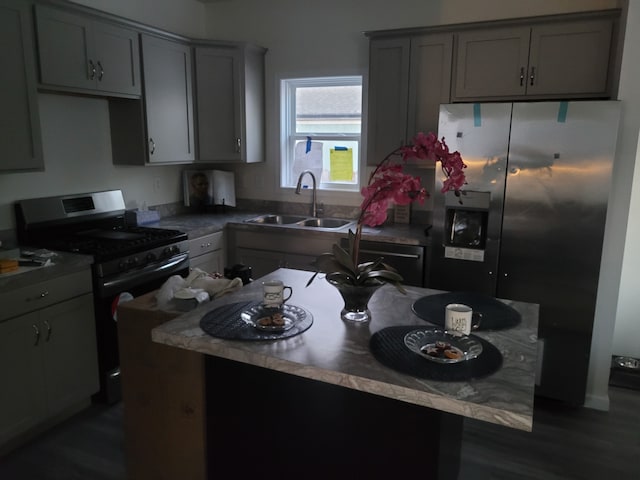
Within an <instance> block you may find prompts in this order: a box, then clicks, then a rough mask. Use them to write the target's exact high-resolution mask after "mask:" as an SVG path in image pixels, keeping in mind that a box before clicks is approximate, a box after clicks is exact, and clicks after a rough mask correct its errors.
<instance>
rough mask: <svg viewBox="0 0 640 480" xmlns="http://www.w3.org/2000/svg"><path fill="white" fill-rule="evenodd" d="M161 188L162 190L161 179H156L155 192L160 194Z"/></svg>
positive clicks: (154, 183)
mask: <svg viewBox="0 0 640 480" xmlns="http://www.w3.org/2000/svg"><path fill="white" fill-rule="evenodd" d="M160 188H162V184H161V182H160V177H156V178H154V179H153V191H154V192H159V191H160Z"/></svg>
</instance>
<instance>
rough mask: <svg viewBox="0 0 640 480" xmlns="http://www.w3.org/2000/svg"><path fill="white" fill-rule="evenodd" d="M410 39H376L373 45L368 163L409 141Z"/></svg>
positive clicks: (370, 55)
mask: <svg viewBox="0 0 640 480" xmlns="http://www.w3.org/2000/svg"><path fill="white" fill-rule="evenodd" d="M410 55H411V40H410V39H409V38H391V39H389V38H380V39H378V38H372V39H371V42H370V44H369V109H368V128H367V164H368V165H376V164H378V163H379V162H380V161H381V160H382V159H383V158H384V157H385V156H386V155H387V154H388V153H389V152H391V151H393V150H394V149H396V148H398V147H399V146H401V145H403V144H404V143H405V142H406V138H407V102H408V100H409V59H410Z"/></svg>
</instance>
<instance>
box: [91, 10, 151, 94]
mask: <svg viewBox="0 0 640 480" xmlns="http://www.w3.org/2000/svg"><path fill="white" fill-rule="evenodd" d="M93 35H94V41H95V58H96V69H97V73H96V79H97V82H98V83H97V88H98V89H99V90H102V91H105V92H116V93H126V94H131V95H140V91H141V87H140V53H139V47H138V34H137V33H136V32H134V31H133V30H128V29H126V28H121V27H116V26H115V25H107V24H104V23H100V22H94V23H93Z"/></svg>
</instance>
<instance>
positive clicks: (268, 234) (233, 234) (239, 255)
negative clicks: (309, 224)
mask: <svg viewBox="0 0 640 480" xmlns="http://www.w3.org/2000/svg"><path fill="white" fill-rule="evenodd" d="M226 235H227V252H228V255H229V264H230V265H235V264H238V263H242V264H245V265H247V266H250V267H251V269H252V275H253V278H259V277H262V276H264V275H266V274H267V273H270V272H272V271H274V270H276V269H278V268H282V267H284V268H296V269H300V270H308V271H313V270H314V268H313V266H312V265H311V262H313V261H314V260H315V259H316V257H317V256H318V255H320V254H321V253H325V252H330V251H331V249H332V247H333V244H334V243H335V242H337V241H338V240H339V237H337V236H335V235H333V234H323V233H320V232H315V233H314V232H300V231H298V230H293V229H286V228H283V229H279V230H275V231H274V230H268V229H266V228H265V229H261V228H260V227H258V228H256V229H251V230H245V229H236V228H234V227H233V225H228V226H227V232H226Z"/></svg>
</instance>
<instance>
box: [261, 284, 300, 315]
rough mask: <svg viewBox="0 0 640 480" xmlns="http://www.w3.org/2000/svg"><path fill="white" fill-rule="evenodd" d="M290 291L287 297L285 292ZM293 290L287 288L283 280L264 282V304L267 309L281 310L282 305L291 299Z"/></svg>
mask: <svg viewBox="0 0 640 480" xmlns="http://www.w3.org/2000/svg"><path fill="white" fill-rule="evenodd" d="M287 290H289V295H287V296H286V297H285V296H284V295H285V293H284V292H285V291H287ZM292 294H293V289H292V288H291V287H288V286H286V285H285V284H284V283H283V282H282V280H267V281H266V282H262V304H263V305H264V306H265V307H267V308H280V307H282V304H283V303H284V302H286V301H287V300H289V299H290V298H291V295H292Z"/></svg>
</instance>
